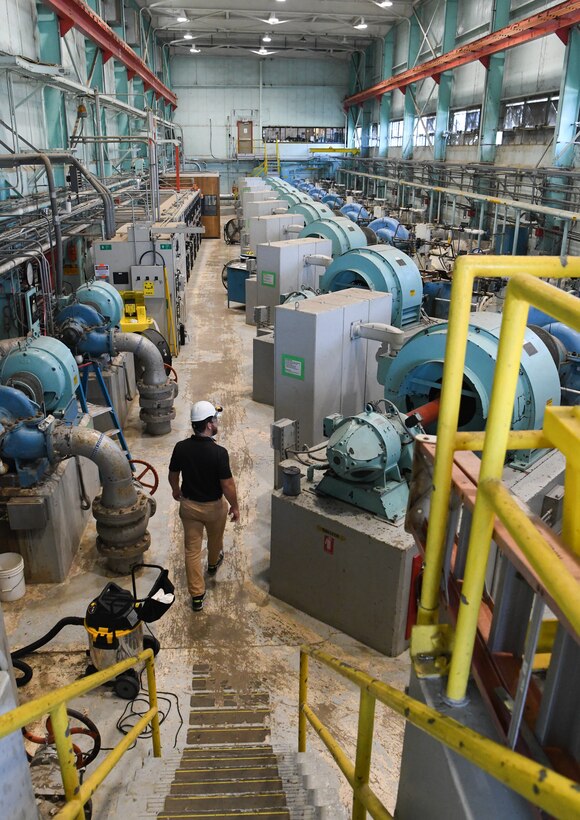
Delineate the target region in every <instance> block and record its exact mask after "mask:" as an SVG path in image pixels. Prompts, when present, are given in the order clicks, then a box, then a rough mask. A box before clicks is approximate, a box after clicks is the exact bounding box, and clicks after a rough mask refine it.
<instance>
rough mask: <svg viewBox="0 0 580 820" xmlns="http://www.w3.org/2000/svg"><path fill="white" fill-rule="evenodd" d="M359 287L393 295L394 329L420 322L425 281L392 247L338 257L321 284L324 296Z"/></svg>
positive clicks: (359, 251)
mask: <svg viewBox="0 0 580 820" xmlns="http://www.w3.org/2000/svg"><path fill="white" fill-rule="evenodd" d="M357 287H359V288H368V290H376V291H380V292H383V293H390V294H392V297H393V312H392V316H391V324H392V325H394V327H400V328H405V327H409V326H410V325H415V324H417V323H418V322H419V319H420V318H421V304H422V301H423V280H422V279H421V274H420V273H419V269H418V267H417V265H416V264H415V263H414V262H413V260H412V259H411V257H409V256H407V254H405V253H403V252H402V251H399V250H397V249H396V248H393V247H391V246H389V245H369V246H368V247H367V248H355V249H354V250H351V251H349V252H348V253H345V254H343V255H342V256H339V257H337V258H336V259H335V260H334V261H333V262H332V264H331V265H329V266H328V268H327V269H326V272H325V273H324V276H323V277H322V279H321V280H320V290H321V291H322V293H333V292H334V291H338V290H344V289H345V288H357Z"/></svg>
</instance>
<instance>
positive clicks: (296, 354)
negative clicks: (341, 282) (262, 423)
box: [274, 288, 392, 446]
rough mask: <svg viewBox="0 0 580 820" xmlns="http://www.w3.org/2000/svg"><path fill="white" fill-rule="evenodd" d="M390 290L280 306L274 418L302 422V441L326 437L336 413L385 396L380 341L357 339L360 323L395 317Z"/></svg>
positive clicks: (328, 296) (348, 292) (355, 291)
mask: <svg viewBox="0 0 580 820" xmlns="http://www.w3.org/2000/svg"><path fill="white" fill-rule="evenodd" d="M391 305H392V297H391V294H390V293H378V292H376V291H368V290H362V289H360V288H348V289H347V290H342V291H339V292H336V293H327V294H324V295H322V296H316V297H314V298H313V299H306V300H303V301H301V302H296V303H293V304H289V305H280V306H278V307H277V308H275V312H276V334H275V342H274V418H275V419H281V418H288V419H295V420H297V421H298V430H299V444H300V445H303V444H306V445H308V446H311V445H313V444H318V443H319V442H320V441H321V440H322V438H323V432H322V422H323V419H324V417H325V416H328V415H330V414H331V413H342V414H343V415H354V414H356V413H360V412H362V411H363V410H364V407H365V404H366V403H367V402H368V401H377V400H378V399H381V398H383V388H382V387H381V385H379V383H378V381H377V362H376V354H377V352H378V351H379V348H380V343H379V342H373V341H367V340H366V339H360V338H353V337H352V329H353V324H354V323H355V322H382V323H384V324H390V322H391Z"/></svg>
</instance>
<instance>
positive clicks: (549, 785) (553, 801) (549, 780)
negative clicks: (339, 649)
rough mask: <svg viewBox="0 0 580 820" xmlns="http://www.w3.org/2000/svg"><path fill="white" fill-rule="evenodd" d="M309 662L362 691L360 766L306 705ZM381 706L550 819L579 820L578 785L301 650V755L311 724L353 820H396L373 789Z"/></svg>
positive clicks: (324, 656) (358, 673)
mask: <svg viewBox="0 0 580 820" xmlns="http://www.w3.org/2000/svg"><path fill="white" fill-rule="evenodd" d="M309 657H311V658H314V659H315V660H317V661H319V662H320V663H322V664H324V665H325V666H327V667H328V668H329V669H332V670H333V671H334V672H336V673H338V674H339V675H341V676H342V677H343V678H346V679H347V680H349V681H351V682H352V683H354V684H355V685H356V686H358V687H359V689H360V690H361V708H360V711H359V725H358V736H357V749H356V763H355V764H354V765H353V764H352V762H351V761H350V760H349V758H348V756H347V754H346V752H345V751H344V750H343V749H342V747H341V746H340V744H339V743H337V741H336V740H335V739H334V738H333V736H332V735H331V733H330V732H329V730H328V729H327V728H326V727H325V726H324V724H323V723H322V721H320V719H319V718H318V717H317V716H316V714H315V713H314V712H313V710H312V709H311V708H310V707H309V706H308V704H307V697H308V658H309ZM377 700H378V701H380V702H381V703H383V704H384V705H385V706H388V707H389V708H390V709H392V710H393V711H395V712H397V713H398V714H399V715H401V716H402V717H404V718H405V719H406V720H408V721H409V723H412V724H413V725H414V726H416V727H417V728H418V729H420V730H421V731H423V732H425V733H426V734H427V735H429V736H430V737H432V738H434V739H435V740H437V741H439V742H441V743H444V744H445V745H446V746H448V747H449V748H450V749H453V751H455V752H457V754H459V755H461V756H462V757H464V758H466V760H469V761H470V762H471V763H473V764H474V765H476V766H478V767H479V768H480V769H481V770H482V771H484V772H487V773H488V774H489V775H491V776H492V777H494V778H495V779H496V780H498V781H499V782H500V783H503V784H504V785H505V786H507V787H508V788H510V789H513V791H515V792H517V793H518V794H521V795H522V796H523V797H524V798H525V799H526V800H528V801H529V802H530V803H533V804H534V805H536V806H538V807H539V808H541V809H543V810H544V811H546V812H548V814H550V815H553V816H554V817H561V818H564V817H579V816H580V791H579V789H578V784H577V783H575V782H574V781H572V780H569V779H568V778H566V777H563V776H562V775H560V774H558V773H557V772H554V771H553V770H551V769H547V768H545V767H544V766H541V765H539V764H538V763H537V762H535V761H534V760H530V759H529V758H527V757H524V756H523V755H520V754H518V753H517V752H513V751H512V750H511V749H509V748H508V747H507V746H502V745H501V744H500V743H496V742H495V741H493V740H490V739H489V738H487V737H484V736H483V735H480V734H478V733H477V732H474V731H473V730H472V729H469V728H467V727H466V726H463V725H462V724H461V723H459V722H458V721H456V720H454V719H453V718H450V717H447V716H446V715H442V714H441V713H440V712H437V711H436V710H435V709H431V708H430V707H429V706H426V705H425V704H424V703H421V702H420V701H418V700H415V699H414V698H412V697H410V696H409V695H406V694H404V693H403V692H400V691H399V690H398V689H395V688H394V687H392V686H389V685H388V684H386V683H383V682H382V681H379V680H376V679H375V678H372V677H371V676H370V675H367V674H366V673H365V672H363V671H362V670H360V669H356V668H355V667H353V666H350V664H348V663H345V662H344V661H340V660H338V658H334V657H333V656H332V655H329V654H328V653H326V652H323V651H322V650H320V649H314V648H313V647H310V646H302V647H301V649H300V689H299V705H298V709H299V713H298V751H299V752H304V751H306V728H307V721H309V722H310V723H311V725H312V726H313V727H314V729H315V730H316V732H317V734H318V735H319V737H320V739H321V740H322V741H323V742H324V743H325V745H326V747H327V748H328V750H329V751H330V753H331V755H332V756H333V758H334V759H335V761H336V762H337V764H338V766H339V767H340V769H341V771H342V772H343V774H344V775H345V777H346V778H347V780H348V782H349V783H350V785H351V787H352V790H353V811H352V817H353V820H364V817H365V816H366V812H367V811H368V812H369V813H370V815H371V817H373V818H375V819H378V820H391V815H390V814H389V812H388V811H387V809H386V808H385V806H384V805H383V804H382V803H381V802H380V800H379V799H378V797H377V796H376V794H375V793H374V792H373V791H372V789H371V788H370V786H369V785H368V781H369V772H370V762H371V749H372V737H373V722H374V706H375V701H377Z"/></svg>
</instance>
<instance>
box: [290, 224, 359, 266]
mask: <svg viewBox="0 0 580 820" xmlns="http://www.w3.org/2000/svg"><path fill="white" fill-rule="evenodd" d="M309 236H317V237H318V238H319V239H330V241H331V242H332V256H333V258H336V257H337V256H341V255H342V254H343V253H346V252H347V251H350V250H352V249H353V248H366V245H367V238H366V236H365V234H364V231H363V230H362V228H361V227H360V226H359V225H356V224H355V223H354V222H351V221H350V219H347V218H346V217H344V216H336V217H334V216H333V218H332V219H317V220H315V221H314V222H311V223H310V224H309V225H306V227H304V228H302V230H301V231H300V233H299V237H300V239H304V238H307V237H309Z"/></svg>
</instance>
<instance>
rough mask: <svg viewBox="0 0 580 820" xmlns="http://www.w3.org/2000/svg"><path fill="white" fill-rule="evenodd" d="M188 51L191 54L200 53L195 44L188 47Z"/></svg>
mask: <svg viewBox="0 0 580 820" xmlns="http://www.w3.org/2000/svg"><path fill="white" fill-rule="evenodd" d="M189 51H190V53H191V54H199V53H200V51H199V48H197V46H192V47H191V48H190V49H189Z"/></svg>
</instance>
